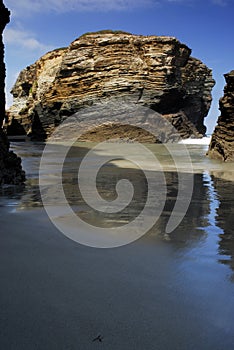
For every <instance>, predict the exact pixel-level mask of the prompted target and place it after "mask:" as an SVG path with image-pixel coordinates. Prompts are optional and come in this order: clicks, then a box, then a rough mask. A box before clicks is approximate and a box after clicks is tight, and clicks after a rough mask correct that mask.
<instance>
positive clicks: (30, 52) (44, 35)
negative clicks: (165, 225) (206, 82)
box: [4, 0, 234, 132]
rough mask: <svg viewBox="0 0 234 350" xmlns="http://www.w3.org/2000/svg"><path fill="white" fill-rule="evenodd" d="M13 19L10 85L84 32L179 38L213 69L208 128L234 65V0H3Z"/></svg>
mask: <svg viewBox="0 0 234 350" xmlns="http://www.w3.org/2000/svg"><path fill="white" fill-rule="evenodd" d="M4 2H5V5H6V6H7V7H8V8H9V9H10V10H11V12H12V14H11V23H10V24H9V25H8V26H7V29H6V31H5V34H4V41H5V44H6V57H5V61H6V65H7V104H8V105H10V104H11V97H10V94H9V90H10V89H11V87H12V85H13V84H14V81H15V80H16V77H17V75H18V73H19V71H20V70H22V69H23V68H25V67H26V66H28V65H30V64H31V63H33V62H35V61H36V60H37V59H38V58H39V57H40V56H42V55H43V54H44V53H46V52H47V51H49V50H52V49H54V48H57V47H64V46H68V45H69V44H70V42H71V41H73V40H74V39H76V38H77V37H79V36H80V35H81V34H83V33H85V32H87V31H89V32H90V31H96V30H100V29H121V30H125V31H128V32H131V33H134V34H142V35H169V36H175V37H177V38H178V39H179V40H180V41H181V42H183V43H185V44H186V45H187V46H189V47H190V48H191V49H192V56H194V57H197V58H199V59H201V60H202V61H203V62H204V63H205V64H206V65H207V66H208V67H209V68H211V69H212V70H213V76H214V79H215V80H216V86H215V88H214V90H213V103H212V108H211V111H210V113H209V116H208V117H207V118H206V125H207V127H208V132H211V131H212V130H213V127H214V125H215V122H216V120H217V117H218V115H219V110H218V100H219V98H220V97H221V96H222V94H223V87H224V78H223V74H224V73H227V72H229V71H230V70H232V69H234V45H233V42H234V24H233V17H234V0H33V1H32V0H4Z"/></svg>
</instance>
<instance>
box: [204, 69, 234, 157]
mask: <svg viewBox="0 0 234 350" xmlns="http://www.w3.org/2000/svg"><path fill="white" fill-rule="evenodd" d="M224 77H225V80H226V86H225V87H224V96H223V97H222V98H221V99H220V101H219V109H220V112H221V115H220V116H219V118H218V123H217V126H216V127H215V130H214V133H213V135H212V138H211V142H210V146H209V151H208V155H209V156H210V157H211V158H213V159H221V160H223V161H232V162H233V161H234V70H232V71H231V72H230V73H228V74H225V75H224Z"/></svg>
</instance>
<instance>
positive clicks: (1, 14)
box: [0, 0, 24, 185]
mask: <svg viewBox="0 0 234 350" xmlns="http://www.w3.org/2000/svg"><path fill="white" fill-rule="evenodd" d="M9 21H10V12H9V10H8V9H7V8H6V7H5V6H4V4H3V2H2V0H0V185H2V184H3V183H5V184H18V183H21V182H22V181H24V172H23V171H22V168H21V160H20V158H19V157H17V156H16V155H15V154H14V153H13V152H10V151H9V142H8V140H7V137H6V135H5V134H4V132H3V130H2V125H3V120H4V118H5V90H4V89H5V74H6V73H5V64H4V45H3V40H2V32H3V30H4V28H5V26H6V24H7V23H8V22H9Z"/></svg>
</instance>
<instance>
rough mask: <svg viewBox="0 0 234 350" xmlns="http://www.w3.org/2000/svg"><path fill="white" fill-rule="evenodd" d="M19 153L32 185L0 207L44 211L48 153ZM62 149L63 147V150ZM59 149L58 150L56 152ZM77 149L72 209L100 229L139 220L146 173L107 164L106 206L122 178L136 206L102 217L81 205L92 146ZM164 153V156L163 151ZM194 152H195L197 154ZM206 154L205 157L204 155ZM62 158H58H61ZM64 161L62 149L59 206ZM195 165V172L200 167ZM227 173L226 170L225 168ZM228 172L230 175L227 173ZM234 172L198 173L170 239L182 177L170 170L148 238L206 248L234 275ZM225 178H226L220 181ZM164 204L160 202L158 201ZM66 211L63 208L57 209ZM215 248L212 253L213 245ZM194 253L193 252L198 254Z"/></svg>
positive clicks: (67, 169)
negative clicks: (81, 176) (42, 183)
mask: <svg viewBox="0 0 234 350" xmlns="http://www.w3.org/2000/svg"><path fill="white" fill-rule="evenodd" d="M13 147H14V150H15V151H16V152H17V153H18V155H19V156H21V157H22V158H23V166H24V168H25V170H26V172H27V182H26V186H25V187H23V188H22V187H8V188H3V189H2V191H1V193H0V205H1V206H11V207H12V206H13V207H14V206H15V207H17V209H18V210H19V209H21V210H22V209H23V210H25V209H31V208H35V207H40V206H42V203H41V198H40V191H39V187H38V169H39V162H40V156H41V153H42V151H43V148H44V145H43V144H40V143H38V144H36V143H35V144H31V143H30V146H29V145H28V144H27V143H25V144H22V143H21V144H14V145H13ZM59 147H62V146H59ZM154 147H155V152H160V153H159V155H158V156H159V158H160V157H161V158H160V161H161V162H163V161H164V159H166V158H165V154H164V153H162V149H161V147H162V146H160V145H155V146H151V148H152V149H154ZM57 148H58V146H56V149H57ZM77 149H78V148H77V147H75V149H73V151H72V152H71V153H70V154H69V155H68V157H67V159H66V162H65V165H64V174H63V185H64V191H65V194H66V197H67V200H68V202H69V204H70V205H71V206H72V207H73V210H74V211H75V212H77V213H78V214H79V215H80V216H81V217H82V218H83V219H84V220H87V221H88V222H90V223H92V222H95V223H96V224H97V223H98V224H99V225H100V226H106V227H110V226H113V225H117V226H118V225H123V224H125V223H126V222H129V221H131V220H133V219H134V217H135V216H136V215H138V213H139V212H140V211H141V210H142V208H143V207H144V204H145V201H146V197H147V182H146V180H145V177H144V174H143V172H142V171H141V170H139V169H135V168H130V167H129V168H128V167H127V166H126V167H125V168H121V167H118V166H117V165H116V164H107V165H106V166H105V167H103V168H102V170H101V171H100V173H99V174H98V178H97V187H98V190H99V193H100V195H101V196H102V197H103V198H104V199H107V200H113V199H115V197H116V183H117V182H118V181H119V179H121V178H127V179H129V181H130V182H131V183H132V184H133V185H134V190H135V192H134V197H133V201H132V202H131V204H130V205H129V206H127V208H125V210H123V211H121V212H120V213H119V214H117V215H116V214H106V215H104V216H103V215H100V213H98V212H95V211H94V210H92V209H91V208H89V207H88V206H87V205H86V204H85V203H84V201H83V200H82V197H81V195H80V194H79V191H78V186H77V167H78V165H79V163H80V161H81V159H82V158H83V156H84V155H85V154H86V153H87V152H88V150H89V149H90V147H89V145H88V146H87V147H86V144H83V145H82V147H79V149H78V151H77ZM163 152H164V151H163ZM193 152H195V151H193ZM203 153H204V152H203ZM57 156H58V158H56V157H57ZM202 157H203V154H202V152H200V153H199V149H197V150H196V152H195V153H194V155H193V158H194V159H195V161H196V164H198V165H199V168H200V164H201V163H200V162H202V161H203V160H202V159H203V158H202ZM57 161H59V149H57V150H55V153H54V154H52V155H51V162H53V164H54V165H53V166H54V168H53V173H50V174H48V177H49V186H50V187H52V188H54V190H53V191H54V194H55V197H54V201H55V203H56V200H57V199H56V198H57V197H56V162H57ZM207 161H208V162H209V163H208V167H209V166H213V164H215V163H213V162H212V161H210V160H207ZM196 164H195V166H196ZM222 169H224V167H223V166H222ZM228 170H229V171H228ZM232 174H233V172H232V171H231V170H230V169H227V171H225V172H222V174H221V173H220V172H218V171H211V170H210V171H209V172H206V171H205V170H204V169H203V171H201V170H199V171H197V173H195V174H194V191H193V196H192V200H191V203H190V206H189V209H188V211H187V214H186V215H185V217H184V219H183V221H182V222H181V224H180V225H179V226H178V227H177V229H176V230H175V231H174V232H172V233H171V234H170V235H165V227H166V224H167V222H168V219H169V217H170V214H171V211H172V209H173V207H174V204H175V201H176V197H177V192H178V183H177V182H178V176H177V173H176V171H174V169H172V171H168V169H167V170H165V171H164V175H165V178H166V184H167V200H166V203H165V206H164V210H163V213H162V215H161V217H160V219H159V220H158V222H157V223H156V224H155V226H154V227H153V228H152V229H151V230H150V232H149V233H148V237H152V238H154V237H161V238H162V239H164V240H166V241H168V244H172V245H173V246H174V247H175V248H178V249H181V251H183V250H184V251H185V250H186V249H187V248H189V249H190V248H191V247H193V248H194V247H195V248H196V249H198V248H199V247H200V246H201V245H202V244H203V245H204V252H205V250H206V249H211V250H212V254H213V256H214V259H215V260H218V261H219V262H220V263H222V264H226V265H228V266H229V267H230V268H231V269H233V271H234V231H233V216H234V209H233V208H234V206H233V193H234V182H233V181H228V180H225V178H227V177H228V178H229V179H230V180H231V177H232ZM221 175H222V178H221ZM158 200H159V201H160V198H159V199H158ZM56 204H58V205H62V203H56ZM209 244H210V248H208V245H209ZM193 253H194V252H193Z"/></svg>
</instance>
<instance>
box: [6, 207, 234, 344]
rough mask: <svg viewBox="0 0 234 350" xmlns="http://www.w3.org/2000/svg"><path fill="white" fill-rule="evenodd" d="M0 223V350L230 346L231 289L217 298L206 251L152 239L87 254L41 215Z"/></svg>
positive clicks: (217, 276)
mask: <svg viewBox="0 0 234 350" xmlns="http://www.w3.org/2000/svg"><path fill="white" fill-rule="evenodd" d="M0 221H1V244H0V250H1V252H0V277H1V291H0V322H1V326H0V342H1V345H0V348H1V349H3V350H10V349H12V350H13V349H14V350H16V349H17V350H34V349H39V350H47V349H48V350H65V349H67V350H68V349H69V350H78V349H81V350H86V349H105V350H115V349H116V350H117V349H118V350H124V349H126V350H138V349H139V350H145V349H149V350H151V349H152V350H155V349H160V350H161V349H162V350H164V349H165V350H170V349H171V350H175V349H178V350H179V349H180V350H181V349H186V350H187V349H190V350H192V349H196V350H197V349H206V350H207V349H212V350H214V349H217V350H218V349H219V350H220V349H225V350H229V349H230V350H231V349H233V344H234V332H233V331H234V326H233V322H232V320H233V315H232V311H231V309H232V306H233V299H232V300H230V299H229V303H226V302H225V300H226V297H229V295H230V293H231V288H232V285H231V284H230V285H229V284H228V283H226V285H225V288H226V289H225V290H223V291H222V293H220V289H219V285H221V284H222V283H223V278H224V277H223V272H224V270H223V269H225V268H226V267H224V266H223V265H220V264H219V265H217V266H215V268H214V266H213V264H210V263H209V252H208V255H207V256H205V257H204V256H203V258H202V260H200V258H199V256H198V255H196V254H194V255H193V257H191V255H190V254H188V251H187V250H186V248H185V247H182V246H178V245H175V244H172V243H171V242H170V241H163V240H162V239H161V238H159V237H156V236H154V235H150V234H148V235H147V236H145V237H143V238H141V239H140V240H138V241H136V242H134V243H132V244H129V245H127V246H123V247H120V248H115V249H95V248H89V247H85V246H82V245H79V244H78V243H76V242H73V241H71V240H69V239H68V238H66V237H65V236H64V235H62V234H61V233H60V232H58V231H57V229H56V228H55V227H54V226H53V225H52V223H50V221H49V219H48V217H47V216H46V214H45V212H44V210H43V209H41V208H40V209H34V210H28V211H27V210H24V211H22V210H19V211H14V212H10V210H9V208H1V212H0ZM204 259H205V260H206V262H205V263H204ZM219 271H220V273H219ZM99 335H100V337H99V339H101V341H99V339H97V340H94V339H95V338H96V337H98V336H99Z"/></svg>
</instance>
